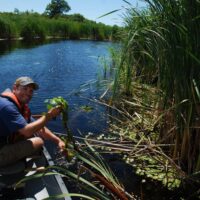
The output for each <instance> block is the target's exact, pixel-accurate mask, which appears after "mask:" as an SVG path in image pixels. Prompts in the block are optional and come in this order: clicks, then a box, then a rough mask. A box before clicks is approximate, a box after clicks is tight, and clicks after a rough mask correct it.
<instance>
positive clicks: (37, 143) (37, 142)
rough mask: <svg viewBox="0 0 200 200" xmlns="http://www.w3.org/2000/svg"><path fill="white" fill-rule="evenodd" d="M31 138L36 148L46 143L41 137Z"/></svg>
mask: <svg viewBox="0 0 200 200" xmlns="http://www.w3.org/2000/svg"><path fill="white" fill-rule="evenodd" d="M29 140H30V141H31V142H32V144H33V147H34V148H35V149H40V148H42V146H43V145H44V141H43V139H42V138H40V137H34V138H31V139H29Z"/></svg>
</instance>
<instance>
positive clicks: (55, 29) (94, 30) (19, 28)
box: [0, 0, 121, 41]
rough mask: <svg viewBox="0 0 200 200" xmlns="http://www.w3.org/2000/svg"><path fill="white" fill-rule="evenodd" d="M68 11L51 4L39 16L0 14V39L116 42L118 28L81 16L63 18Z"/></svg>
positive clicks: (62, 4) (55, 0)
mask: <svg viewBox="0 0 200 200" xmlns="http://www.w3.org/2000/svg"><path fill="white" fill-rule="evenodd" d="M69 10H70V7H69V5H68V4H67V2H66V1H64V0H52V1H51V3H50V4H48V5H47V7H46V10H45V12H44V13H43V14H39V13H37V12H34V11H26V12H20V11H19V10H18V9H15V10H14V12H2V13H0V38H1V39H8V40H11V39H16V38H23V39H24V40H27V41H30V40H33V39H41V40H43V39H45V38H47V37H52V38H67V39H91V40H98V41H102V40H112V41H115V40H118V34H117V33H118V31H119V30H120V29H121V27H119V26H117V25H114V26H109V25H105V24H103V23H96V22H95V21H92V20H88V19H86V18H85V17H84V16H82V15H81V14H73V15H67V14H64V13H66V12H68V11H69Z"/></svg>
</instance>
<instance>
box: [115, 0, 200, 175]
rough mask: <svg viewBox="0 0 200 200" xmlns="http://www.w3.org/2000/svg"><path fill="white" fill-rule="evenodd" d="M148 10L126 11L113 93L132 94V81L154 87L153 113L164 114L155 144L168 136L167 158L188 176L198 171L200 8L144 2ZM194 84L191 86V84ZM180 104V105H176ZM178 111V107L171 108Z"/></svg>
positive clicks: (185, 2)
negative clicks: (169, 154) (157, 91)
mask: <svg viewBox="0 0 200 200" xmlns="http://www.w3.org/2000/svg"><path fill="white" fill-rule="evenodd" d="M146 2H147V4H148V9H147V10H146V11H144V10H143V11H138V10H136V9H134V8H130V9H129V10H128V12H127V16H126V17H125V22H126V28H125V32H124V36H123V38H124V41H123V48H122V52H123V53H122V57H121V58H122V59H121V63H120V64H119V67H118V70H117V73H116V79H115V83H116V84H115V88H118V90H119V89H122V90H124V91H125V93H126V94H129V95H130V94H132V95H134V94H133V90H132V88H133V87H132V86H131V83H132V84H133V81H136V82H139V83H143V84H150V85H152V84H153V85H156V86H157V87H158V88H159V89H161V91H162V92H163V94H164V95H163V96H162V98H161V99H160V100H159V107H158V109H159V110H160V112H165V110H168V109H169V108H171V107H174V109H173V110H172V111H170V112H168V113H167V114H166V115H165V117H163V118H162V120H161V121H160V125H161V126H160V127H161V134H160V139H161V140H162V139H163V138H165V135H166V133H167V132H168V130H170V129H172V127H174V126H175V127H176V129H174V131H172V132H171V135H170V137H168V141H165V142H169V141H170V142H171V143H175V144H176V145H175V147H172V149H171V152H172V155H173V157H174V158H175V159H178V162H179V163H180V165H181V166H182V168H183V169H184V170H186V171H188V173H192V172H195V171H196V170H200V169H199V167H197V166H199V164H198V163H197V160H198V157H199V154H200V146H199V142H197V141H199V139H200V134H199V129H197V128H195V127H196V126H197V124H198V122H199V119H198V118H199V114H200V112H199V93H198V92H197V91H198V88H200V80H199V77H200V70H199V65H200V56H199V52H200V39H199V37H200V23H199V22H200V17H199V13H200V2H199V1H196V0H192V1H189V0H177V1H174V0H168V1H163V0H152V1H149V0H146ZM194 81H195V84H194ZM184 100H187V101H185V103H181V102H182V101H184ZM175 105H178V106H175Z"/></svg>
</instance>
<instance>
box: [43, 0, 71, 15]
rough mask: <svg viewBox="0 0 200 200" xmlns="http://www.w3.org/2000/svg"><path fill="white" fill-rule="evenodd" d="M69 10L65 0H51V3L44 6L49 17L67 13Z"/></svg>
mask: <svg viewBox="0 0 200 200" xmlns="http://www.w3.org/2000/svg"><path fill="white" fill-rule="evenodd" d="M69 10H71V8H70V6H69V5H68V3H67V2H66V1H65V0H51V3H50V4H48V5H47V7H46V10H45V13H46V14H47V15H48V16H49V17H50V18H53V17H55V16H58V15H62V14H64V13H67V12H68V11H69Z"/></svg>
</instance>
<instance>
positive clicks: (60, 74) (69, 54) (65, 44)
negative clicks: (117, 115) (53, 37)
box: [0, 40, 112, 135]
mask: <svg viewBox="0 0 200 200" xmlns="http://www.w3.org/2000/svg"><path fill="white" fill-rule="evenodd" d="M111 46H112V43H109V42H93V41H66V40H65V41H53V42H52V41H51V42H50V43H46V44H42V45H29V46H27V45H26V46H25V45H23V43H22V42H20V41H17V42H15V44H10V43H8V42H7V41H6V42H1V43H0V91H1V92H2V91H3V90H4V89H6V88H11V87H12V84H13V82H14V81H15V79H16V78H18V77H20V76H30V77H32V78H33V79H34V80H35V81H36V82H37V83H38V84H39V86H40V89H39V90H38V91H36V92H35V94H34V97H33V99H32V101H31V103H30V108H31V110H32V113H33V114H40V113H42V112H45V111H46V105H45V103H44V101H45V99H49V98H52V97H56V96H62V97H63V98H65V99H66V100H67V101H68V103H69V122H68V124H69V127H70V129H71V130H72V131H73V133H74V134H75V135H77V134H78V130H79V131H80V132H81V133H82V134H86V133H88V132H93V133H95V134H98V133H100V132H102V131H105V129H106V127H107V123H106V121H107V119H106V117H105V116H104V113H105V108H104V107H101V106H100V105H97V104H94V103H92V102H91V101H90V100H88V99H87V98H92V97H94V96H97V97H98V95H100V94H101V92H102V91H100V90H99V89H98V88H97V87H95V80H97V77H98V76H99V74H101V73H102V68H101V63H100V58H101V57H105V58H108V55H109V52H108V48H109V47H111ZM91 83H93V84H91ZM83 85H87V86H85V87H83ZM80 88H81V89H80ZM82 96H84V97H86V98H83V97H82ZM84 105H89V106H91V107H92V108H93V109H92V111H91V112H85V111H83V110H82V109H80V107H81V106H84ZM48 127H49V128H51V129H52V130H53V131H57V132H63V128H62V124H61V121H60V120H59V119H57V120H56V121H52V122H50V123H49V124H48Z"/></svg>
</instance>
